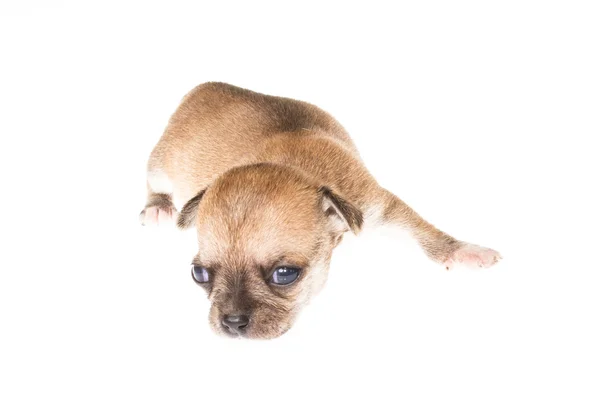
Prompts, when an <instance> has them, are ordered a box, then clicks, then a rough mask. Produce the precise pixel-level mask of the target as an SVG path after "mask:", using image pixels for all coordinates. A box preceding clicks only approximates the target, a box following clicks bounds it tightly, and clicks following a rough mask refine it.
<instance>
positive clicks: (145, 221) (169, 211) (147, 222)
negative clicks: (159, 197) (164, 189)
mask: <svg viewBox="0 0 600 418" xmlns="http://www.w3.org/2000/svg"><path fill="white" fill-rule="evenodd" d="M176 217H177V210H176V209H175V208H174V207H169V206H148V207H146V208H145V209H144V210H143V211H142V212H141V213H140V223H141V224H142V225H144V226H159V225H174V224H175V218H176Z"/></svg>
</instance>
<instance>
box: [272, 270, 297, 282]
mask: <svg viewBox="0 0 600 418" xmlns="http://www.w3.org/2000/svg"><path fill="white" fill-rule="evenodd" d="M299 275H300V269H298V268H295V267H277V268H276V269H275V271H274V272H273V276H272V277H271V282H272V283H274V284H279V285H286V284H290V283H293V282H295V281H296V279H297V278H298V276H299Z"/></svg>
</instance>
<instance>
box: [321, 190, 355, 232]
mask: <svg viewBox="0 0 600 418" xmlns="http://www.w3.org/2000/svg"><path fill="white" fill-rule="evenodd" d="M319 193H320V194H321V196H322V198H321V204H322V207H323V212H325V215H326V216H327V217H328V218H329V221H330V223H331V224H332V226H333V228H334V232H335V233H338V234H343V233H344V232H346V231H352V232H354V233H355V234H358V233H359V232H360V229H361V228H362V225H363V214H362V212H361V211H360V210H359V209H358V208H357V207H356V206H354V205H353V204H352V203H350V202H348V201H347V200H345V199H343V198H342V197H341V196H339V195H337V194H335V193H334V192H332V191H331V190H330V189H329V188H327V187H325V186H323V187H321V188H319Z"/></svg>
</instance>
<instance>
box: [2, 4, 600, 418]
mask: <svg viewBox="0 0 600 418" xmlns="http://www.w3.org/2000/svg"><path fill="white" fill-rule="evenodd" d="M86 3H87V4H86ZM166 3H167V2H165V4H166ZM594 3H595V2H592V1H590V2H580V1H562V2H560V1H537V2H536V1H502V2H500V1H498V2H481V1H471V2H468V1H452V2H444V1H439V2H430V1H419V2H388V3H383V2H376V1H368V2H362V4H355V3H351V2H340V3H336V4H334V3H330V2H315V3H312V2H308V1H304V2H298V3H291V2H274V3H262V2H261V3H259V2H255V1H251V2H250V1H249V2H240V3H232V2H217V1H211V2H201V1H197V2H194V3H193V6H192V5H189V4H187V5H184V4H178V3H172V2H169V6H168V7H167V8H164V7H161V6H159V5H158V4H155V3H152V2H144V3H140V4H132V3H125V2H120V3H115V4H110V3H106V2H94V3H92V2H71V3H70V2H64V1H63V2H56V3H49V2H44V3H41V2H40V4H34V3H33V2H22V1H21V2H14V4H7V3H6V2H2V5H1V6H0V15H1V18H0V45H1V50H0V54H1V55H0V60H1V65H0V115H1V116H0V118H1V121H0V170H1V172H0V179H1V180H0V181H1V191H0V196H1V200H2V202H1V206H0V208H1V209H0V211H1V215H2V216H1V217H0V240H1V246H2V248H1V253H0V254H1V258H2V262H1V263H0V274H1V275H0V416H2V417H26V416H27V417H34V416H35V417H42V416H60V417H109V416H110V417H142V416H144V417H150V416H152V417H154V416H156V417H199V416H210V417H213V416H216V417H221V416H222V417H228V416H260V417H271V416H277V417H281V416H291V417H295V416H336V417H337V416H351V415H353V414H356V415H357V416H373V417H388V416H403V417H454V416H456V417H461V418H462V417H549V416H553V417H554V416H556V417H598V416H599V415H600V399H599V398H600V396H599V395H600V360H599V353H600V343H599V332H600V327H599V322H600V304H599V300H600V284H599V279H600V275H599V273H598V250H599V245H598V239H599V232H600V231H599V228H598V227H599V222H598V209H599V205H598V189H599V187H598V178H600V175H599V172H598V171H599V170H598V157H599V155H600V154H599V153H598V151H597V145H598V141H599V140H600V128H599V126H600V123H599V116H600V99H599V98H600V83H599V80H600V76H599V75H600V63H599V54H600V42H599V40H600V31H599V25H598V22H599V21H600V14H599V13H598V10H597V9H595V8H594V6H595V5H594ZM211 80H214V81H226V82H230V83H233V84H237V85H240V86H243V87H246V88H250V89H253V90H257V91H260V92H263V93H269V94H275V95H281V96H289V97H294V98H297V99H302V100H306V101H309V102H312V103H315V104H317V105H319V106H321V107H322V108H324V109H325V110H327V111H329V112H330V113H332V114H333V115H334V116H336V117H337V118H338V120H340V121H341V122H342V124H344V126H345V127H346V128H347V129H348V131H349V132H350V133H351V135H352V136H353V137H354V138H355V140H356V143H357V144H358V147H359V149H360V150H361V153H362V156H363V158H364V160H365V162H366V164H367V166H368V167H369V168H370V169H371V170H372V172H373V174H374V175H375V176H376V177H377V178H378V179H379V180H380V182H381V184H382V185H384V186H385V187H387V188H389V189H391V190H392V191H394V192H395V193H397V194H398V195H399V196H400V197H401V198H402V199H404V200H405V201H406V202H408V203H409V204H410V205H412V206H413V207H414V208H415V209H416V210H417V211H419V212H420V213H421V214H422V215H423V216H424V217H425V218H426V219H428V220H430V221H431V222H433V223H434V224H435V225H436V226H438V227H440V228H441V229H443V230H445V231H447V232H449V233H451V234H453V235H454V236H456V237H457V238H459V239H463V240H467V241H471V242H474V243H478V244H481V245H485V246H489V247H492V248H495V249H497V250H499V251H500V252H501V253H502V255H503V256H504V260H503V261H502V262H501V263H500V264H499V265H497V266H495V267H494V268H492V269H490V270H486V271H469V270H462V269H458V270H454V271H452V272H446V271H444V270H443V269H442V268H441V267H439V266H437V265H435V264H433V263H431V262H430V261H429V260H428V259H427V258H426V257H425V256H424V255H422V253H421V251H420V250H419V248H418V247H417V246H416V245H415V244H414V243H413V242H411V241H410V240H407V239H406V238H402V237H400V236H397V234H396V233H395V232H393V231H385V230H381V231H372V232H366V233H365V234H364V235H363V236H361V237H359V238H355V237H352V236H348V237H347V238H346V239H345V241H344V243H343V244H342V245H341V246H340V247H339V248H338V249H337V250H336V251H335V254H334V258H333V263H332V267H331V272H330V276H329V277H330V279H329V282H328V285H327V286H326V288H325V290H324V291H323V292H322V293H321V295H319V296H318V297H317V298H316V299H315V300H314V301H313V303H312V304H311V305H310V306H309V307H308V308H307V309H306V310H305V312H304V314H303V315H302V316H301V317H300V319H299V320H298V322H297V324H296V325H295V326H294V328H293V329H292V331H290V332H289V333H288V334H286V335H285V336H284V337H282V338H280V339H278V340H273V341H269V342H251V341H250V342H249V341H234V340H226V339H222V338H219V337H217V336H215V335H213V334H212V332H211V331H210V329H209V327H208V322H207V314H208V307H209V306H208V301H207V300H206V297H205V294H204V292H203V291H202V290H201V289H200V288H198V287H197V286H195V285H194V283H193V282H192V279H191V278H190V276H189V262H190V260H191V257H192V256H193V255H194V252H195V243H194V236H193V232H191V233H190V234H187V233H186V234H184V233H180V232H177V231H175V230H156V229H147V228H142V227H140V226H139V225H138V218H137V216H138V213H139V212H140V210H141V209H142V207H143V205H144V203H145V172H144V170H145V164H146V159H147V156H148V154H149V152H150V151H151V149H152V147H153V146H154V144H155V143H156V141H157V140H158V138H159V137H160V135H161V133H162V130H163V129H164V127H165V125H166V122H167V120H168V118H169V116H170V114H171V113H172V112H173V111H174V110H175V107H176V106H177V104H178V102H179V100H180V98H181V97H182V96H183V95H184V94H185V93H186V92H187V91H188V90H190V89H191V88H192V87H194V86H195V85H196V84H199V83H201V82H204V81H211Z"/></svg>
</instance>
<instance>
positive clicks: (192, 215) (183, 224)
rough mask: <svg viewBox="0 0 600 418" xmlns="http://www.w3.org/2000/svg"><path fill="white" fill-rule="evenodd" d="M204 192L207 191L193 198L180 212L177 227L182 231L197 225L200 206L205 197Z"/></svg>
mask: <svg viewBox="0 0 600 418" xmlns="http://www.w3.org/2000/svg"><path fill="white" fill-rule="evenodd" d="M204 192H206V189H204V190H202V191H201V192H200V193H198V194H197V195H196V196H194V197H192V198H191V199H190V200H189V201H188V202H187V203H186V204H185V205H183V208H181V211H180V212H179V217H178V218H177V226H178V227H179V228H180V229H188V228H191V227H192V226H193V225H194V224H195V223H196V216H197V215H198V205H199V204H200V201H201V200H202V196H204Z"/></svg>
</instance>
